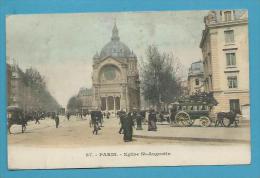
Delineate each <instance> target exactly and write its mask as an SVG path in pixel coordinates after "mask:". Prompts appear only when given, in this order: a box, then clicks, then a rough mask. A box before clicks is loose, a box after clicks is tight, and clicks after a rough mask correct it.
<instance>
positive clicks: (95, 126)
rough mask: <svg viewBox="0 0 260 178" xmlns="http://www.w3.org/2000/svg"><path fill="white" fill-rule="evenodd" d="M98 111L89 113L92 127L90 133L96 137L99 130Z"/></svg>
mask: <svg viewBox="0 0 260 178" xmlns="http://www.w3.org/2000/svg"><path fill="white" fill-rule="evenodd" d="M99 120H100V119H99V111H97V110H95V111H91V124H92V125H93V131H92V133H93V134H95V135H97V134H98V130H100V127H99V125H98V123H99Z"/></svg>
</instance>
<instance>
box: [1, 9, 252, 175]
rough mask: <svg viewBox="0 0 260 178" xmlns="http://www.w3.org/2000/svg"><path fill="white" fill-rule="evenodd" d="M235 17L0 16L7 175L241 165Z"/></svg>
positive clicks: (241, 91)
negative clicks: (2, 21)
mask: <svg viewBox="0 0 260 178" xmlns="http://www.w3.org/2000/svg"><path fill="white" fill-rule="evenodd" d="M248 43H249V42H248V11H247V10H245V9H230V10H228V9H225V10H200V11H199V10H193V11H151V12H148V11H147V12H103V13H71V14H70V13H66V14H17V15H8V16H6V68H7V71H6V72H7V84H6V85H7V91H8V94H7V108H6V109H7V122H8V124H7V127H8V128H7V130H8V133H7V137H8V138H7V140H8V145H7V146H8V169H10V170H17V169H63V168H100V167H137V166H188V165H234V164H250V163H251V142H250V140H251V139H250V87H249V46H248Z"/></svg>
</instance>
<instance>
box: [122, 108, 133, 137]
mask: <svg viewBox="0 0 260 178" xmlns="http://www.w3.org/2000/svg"><path fill="white" fill-rule="evenodd" d="M133 126H134V122H133V118H132V114H131V113H130V112H129V113H128V115H127V117H126V119H125V121H124V127H123V128H124V141H125V142H130V141H132V137H133Z"/></svg>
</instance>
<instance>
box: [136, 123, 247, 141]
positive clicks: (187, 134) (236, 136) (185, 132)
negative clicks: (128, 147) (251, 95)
mask: <svg viewBox="0 0 260 178" xmlns="http://www.w3.org/2000/svg"><path fill="white" fill-rule="evenodd" d="M133 137H135V138H149V139H168V140H176V141H200V142H227V143H250V126H249V123H243V124H242V123H241V125H240V126H239V127H237V128H233V127H231V128H225V127H206V128H204V127H197V126H193V127H170V126H169V125H166V124H157V131H147V125H143V130H134V135H133Z"/></svg>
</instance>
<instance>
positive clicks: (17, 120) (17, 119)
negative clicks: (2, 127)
mask: <svg viewBox="0 0 260 178" xmlns="http://www.w3.org/2000/svg"><path fill="white" fill-rule="evenodd" d="M7 124H8V132H9V133H11V131H10V128H11V126H12V125H14V124H17V125H21V126H22V133H23V132H24V131H25V129H26V124H27V121H26V119H25V117H24V113H23V110H22V109H21V108H20V107H18V106H8V107H7Z"/></svg>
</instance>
